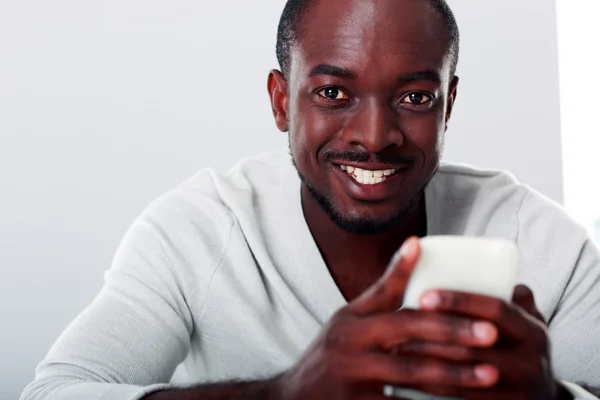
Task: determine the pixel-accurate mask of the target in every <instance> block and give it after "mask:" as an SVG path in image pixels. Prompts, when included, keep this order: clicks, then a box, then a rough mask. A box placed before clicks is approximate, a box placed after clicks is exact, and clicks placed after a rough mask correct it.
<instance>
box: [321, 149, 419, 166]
mask: <svg viewBox="0 0 600 400" xmlns="http://www.w3.org/2000/svg"><path fill="white" fill-rule="evenodd" d="M323 158H324V159H325V160H326V161H328V162H333V161H336V162H339V161H349V162H373V163H380V164H411V163H413V162H414V161H415V159H414V158H413V157H403V156H399V155H395V154H383V153H374V154H371V153H369V152H368V151H360V150H348V151H327V152H325V153H324V154H323Z"/></svg>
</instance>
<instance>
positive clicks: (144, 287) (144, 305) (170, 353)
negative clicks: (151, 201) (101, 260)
mask: <svg viewBox="0 0 600 400" xmlns="http://www.w3.org/2000/svg"><path fill="white" fill-rule="evenodd" d="M177 287H178V282H177V280H176V277H175V274H174V273H173V271H172V269H171V266H170V260H169V258H168V255H167V252H166V251H165V250H164V247H163V243H162V241H161V237H160V234H159V233H158V232H157V230H156V229H154V226H153V225H152V224H151V223H150V222H148V221H147V220H145V219H139V220H138V221H136V223H134V225H133V226H132V228H131V229H130V231H129V232H128V234H127V235H126V236H125V238H124V239H123V241H122V243H121V246H120V248H119V250H118V251H117V254H116V256H115V259H114V262H113V265H112V268H111V270H110V271H108V272H107V273H106V275H105V285H104V287H103V288H102V291H101V292H100V294H99V295H98V296H97V297H96V299H95V300H94V301H93V303H92V304H91V305H90V306H89V307H88V308H87V309H86V310H85V311H84V312H83V313H82V314H81V315H79V316H78V317H77V318H76V319H75V321H74V322H73V323H71V325H70V326H69V327H68V328H67V329H66V330H65V331H64V332H63V333H62V335H61V336H60V337H59V339H58V340H57V342H56V343H55V344H54V346H53V347H52V349H51V350H50V352H49V354H48V355H47V357H46V358H45V359H44V360H43V361H42V362H41V363H40V365H39V366H38V368H37V370H36V377H35V380H34V381H33V382H32V383H31V384H29V385H28V386H27V387H26V388H25V390H24V392H23V393H22V395H21V399H22V400H44V399H56V400H76V399H77V400H79V399H97V400H100V399H102V400H104V399H111V400H120V399H123V400H125V399H127V400H130V399H137V398H140V397H142V396H143V395H145V394H147V393H149V392H152V391H156V390H158V389H163V388H166V387H169V385H168V382H169V381H170V379H171V377H172V375H173V372H174V371H175V368H176V367H177V365H178V364H180V363H181V362H182V361H183V359H184V358H185V357H186V355H187V353H188V351H189V346H190V339H189V338H190V335H191V333H192V329H193V328H192V327H193V324H192V317H191V315H190V313H189V310H188V308H187V305H186V302H185V300H184V299H183V298H182V297H181V293H180V291H178V290H176V289H177Z"/></svg>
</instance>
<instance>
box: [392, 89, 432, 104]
mask: <svg viewBox="0 0 600 400" xmlns="http://www.w3.org/2000/svg"><path fill="white" fill-rule="evenodd" d="M432 100H433V98H432V97H431V96H429V95H427V94H425V93H421V92H412V93H409V94H407V95H406V96H404V98H403V99H402V100H401V101H400V103H403V104H412V105H415V106H422V105H424V104H427V103H430V102H431V101H432Z"/></svg>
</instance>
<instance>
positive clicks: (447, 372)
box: [345, 353, 499, 388]
mask: <svg viewBox="0 0 600 400" xmlns="http://www.w3.org/2000/svg"><path fill="white" fill-rule="evenodd" d="M346 364H347V365H346V366H345V370H346V374H347V377H348V378H349V379H350V380H351V381H363V382H364V381H373V382H382V383H385V384H390V385H409V386H417V385H436V386H437V385H439V386H451V387H463V388H483V387H490V386H493V385H495V384H496V383H497V382H498V379H499V374H498V371H497V369H496V368H495V367H493V366H491V365H475V366H472V365H461V364H453V363H445V362H442V361H439V360H435V359H428V358H424V357H410V356H404V357H392V356H389V355H386V354H380V353H367V354H364V355H361V356H355V357H352V359H351V361H350V362H348V363H346Z"/></svg>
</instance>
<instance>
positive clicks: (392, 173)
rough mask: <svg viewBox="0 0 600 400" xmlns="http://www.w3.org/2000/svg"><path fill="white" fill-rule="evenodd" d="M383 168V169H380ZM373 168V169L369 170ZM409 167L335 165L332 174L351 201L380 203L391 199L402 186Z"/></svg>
mask: <svg viewBox="0 0 600 400" xmlns="http://www.w3.org/2000/svg"><path fill="white" fill-rule="evenodd" d="M382 167H383V168H382ZM370 168H373V169H370ZM409 169H410V165H408V164H406V165H402V166H396V168H390V166H389V165H369V169H367V168H366V165H362V166H361V167H358V166H356V165H352V166H351V165H346V164H335V166H334V168H333V169H332V172H333V173H334V175H336V176H337V178H338V179H337V181H338V182H339V183H340V184H341V186H342V187H341V189H342V190H343V192H345V193H346V194H347V195H348V196H349V197H350V198H351V199H354V200H358V201H367V202H381V201H386V200H389V199H392V198H393V197H394V196H395V194H396V193H397V192H398V190H400V188H401V187H402V185H403V182H404V177H405V176H406V174H407V172H408V170H409Z"/></svg>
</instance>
